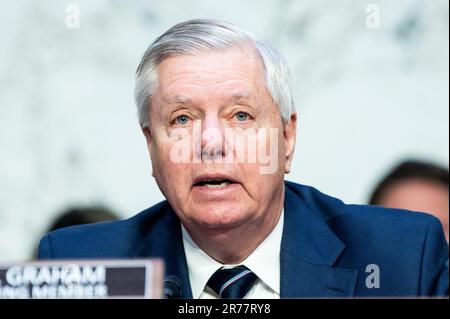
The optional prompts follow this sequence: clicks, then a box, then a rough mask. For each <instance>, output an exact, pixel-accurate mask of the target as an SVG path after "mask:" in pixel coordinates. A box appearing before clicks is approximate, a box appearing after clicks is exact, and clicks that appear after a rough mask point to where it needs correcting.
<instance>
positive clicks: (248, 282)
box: [206, 266, 258, 299]
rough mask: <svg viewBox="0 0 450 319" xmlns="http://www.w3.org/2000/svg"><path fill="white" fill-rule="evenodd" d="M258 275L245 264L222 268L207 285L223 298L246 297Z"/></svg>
mask: <svg viewBox="0 0 450 319" xmlns="http://www.w3.org/2000/svg"><path fill="white" fill-rule="evenodd" d="M256 279H258V277H257V276H256V275H255V274H254V273H253V272H252V271H251V270H250V269H248V268H247V267H245V266H236V267H233V268H223V267H222V268H221V269H219V270H217V271H216V272H215V273H214V274H213V275H212V276H211V278H209V280H208V282H207V283H206V285H207V286H208V287H209V288H211V289H212V290H214V292H215V293H217V295H218V296H219V298H221V299H227V298H244V297H245V295H246V294H247V293H248V292H249V290H250V288H251V287H252V286H253V284H254V283H255V281H256Z"/></svg>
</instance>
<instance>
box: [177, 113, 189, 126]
mask: <svg viewBox="0 0 450 319" xmlns="http://www.w3.org/2000/svg"><path fill="white" fill-rule="evenodd" d="M175 122H176V123H177V124H180V125H186V124H187V123H188V122H189V118H188V117H187V116H186V115H180V116H177V118H176V119H175Z"/></svg>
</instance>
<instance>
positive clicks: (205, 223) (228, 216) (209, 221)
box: [192, 206, 249, 229]
mask: <svg viewBox="0 0 450 319" xmlns="http://www.w3.org/2000/svg"><path fill="white" fill-rule="evenodd" d="M192 217H193V218H192V219H193V221H194V222H195V223H196V224H198V225H200V226H202V227H205V228H210V229H230V228H234V227H237V226H239V225H241V224H242V223H244V222H246V221H247V220H248V217H249V216H248V213H245V212H244V210H243V209H242V208H228V209H221V208H220V207H217V206H216V207H214V208H213V209H208V208H203V209H201V210H198V211H197V212H195V213H194V214H193V216H192Z"/></svg>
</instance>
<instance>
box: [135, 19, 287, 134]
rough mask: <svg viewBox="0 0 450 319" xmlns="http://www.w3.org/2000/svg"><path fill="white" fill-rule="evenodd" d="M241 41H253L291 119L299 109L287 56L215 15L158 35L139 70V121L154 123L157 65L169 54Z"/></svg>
mask: <svg viewBox="0 0 450 319" xmlns="http://www.w3.org/2000/svg"><path fill="white" fill-rule="evenodd" d="M239 44H250V45H252V46H253V47H254V48H255V51H256V54H257V55H258V57H259V59H260V60H261V62H262V64H263V67H264V78H265V80H266V84H267V89H268V91H269V93H270V95H271V97H272V100H273V101H274V103H275V104H276V105H277V106H278V109H279V110H280V113H281V117H282V119H283V120H284V121H286V122H288V121H289V119H290V116H291V114H292V113H294V112H295V108H294V102H293V98H292V92H291V78H290V73H289V68H288V66H287V63H286V60H285V59H284V57H283V56H282V55H281V53H280V52H279V51H278V50H277V49H276V48H275V47H274V46H272V45H270V44H269V43H267V42H264V41H260V40H256V39H255V38H253V36H251V35H250V34H249V33H247V32H246V31H244V30H241V29H240V28H238V27H236V26H235V25H233V24H231V23H227V22H224V21H219V20H211V19H195V20H188V21H185V22H181V23H179V24H177V25H175V26H173V27H172V28H170V29H169V30H167V31H166V32H165V33H164V34H163V35H161V36H160V37H159V38H157V39H156V40H155V41H154V42H153V43H152V44H151V45H150V46H149V47H148V49H147V50H146V51H145V53H144V56H143V57H142V60H141V63H140V64H139V66H138V68H137V70H136V87H135V91H134V96H135V101H136V105H137V109H138V118H139V124H140V125H141V126H142V127H148V125H149V124H150V123H149V122H150V118H149V110H150V107H151V103H150V98H151V96H152V94H153V92H154V90H155V87H156V85H157V75H158V73H157V67H158V65H159V64H160V63H161V62H162V61H163V60H164V59H166V58H169V57H172V56H176V55H196V54H199V53H203V52H205V51H208V50H213V51H218V50H221V49H222V50H223V49H226V48H230V47H233V46H236V45H239Z"/></svg>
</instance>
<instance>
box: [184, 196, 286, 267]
mask: <svg viewBox="0 0 450 319" xmlns="http://www.w3.org/2000/svg"><path fill="white" fill-rule="evenodd" d="M283 202H284V191H283V196H281V200H280V201H279V202H278V203H275V205H271V207H270V208H269V211H268V213H267V214H265V215H264V218H262V219H261V220H256V221H252V222H245V223H242V224H241V225H239V226H237V227H233V228H229V229H220V230H217V229H213V230H211V229H203V228H201V227H195V226H194V227H192V225H189V226H188V227H186V225H185V227H186V230H187V231H188V232H189V235H190V236H191V238H192V239H193V240H194V242H195V243H196V244H197V246H199V248H200V249H202V250H203V251H204V252H205V253H206V254H208V255H209V256H210V257H211V258H214V259H215V260H217V261H218V262H220V263H222V264H239V263H241V262H242V261H244V260H245V259H246V258H247V257H248V256H249V255H250V254H251V253H252V252H253V251H255V249H256V248H257V247H258V246H259V245H260V244H261V243H262V242H263V241H264V240H265V239H266V238H267V237H268V236H269V234H270V233H271V232H272V231H273V230H274V228H275V227H276V225H277V223H278V221H279V218H280V215H281V210H282V209H283Z"/></svg>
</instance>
